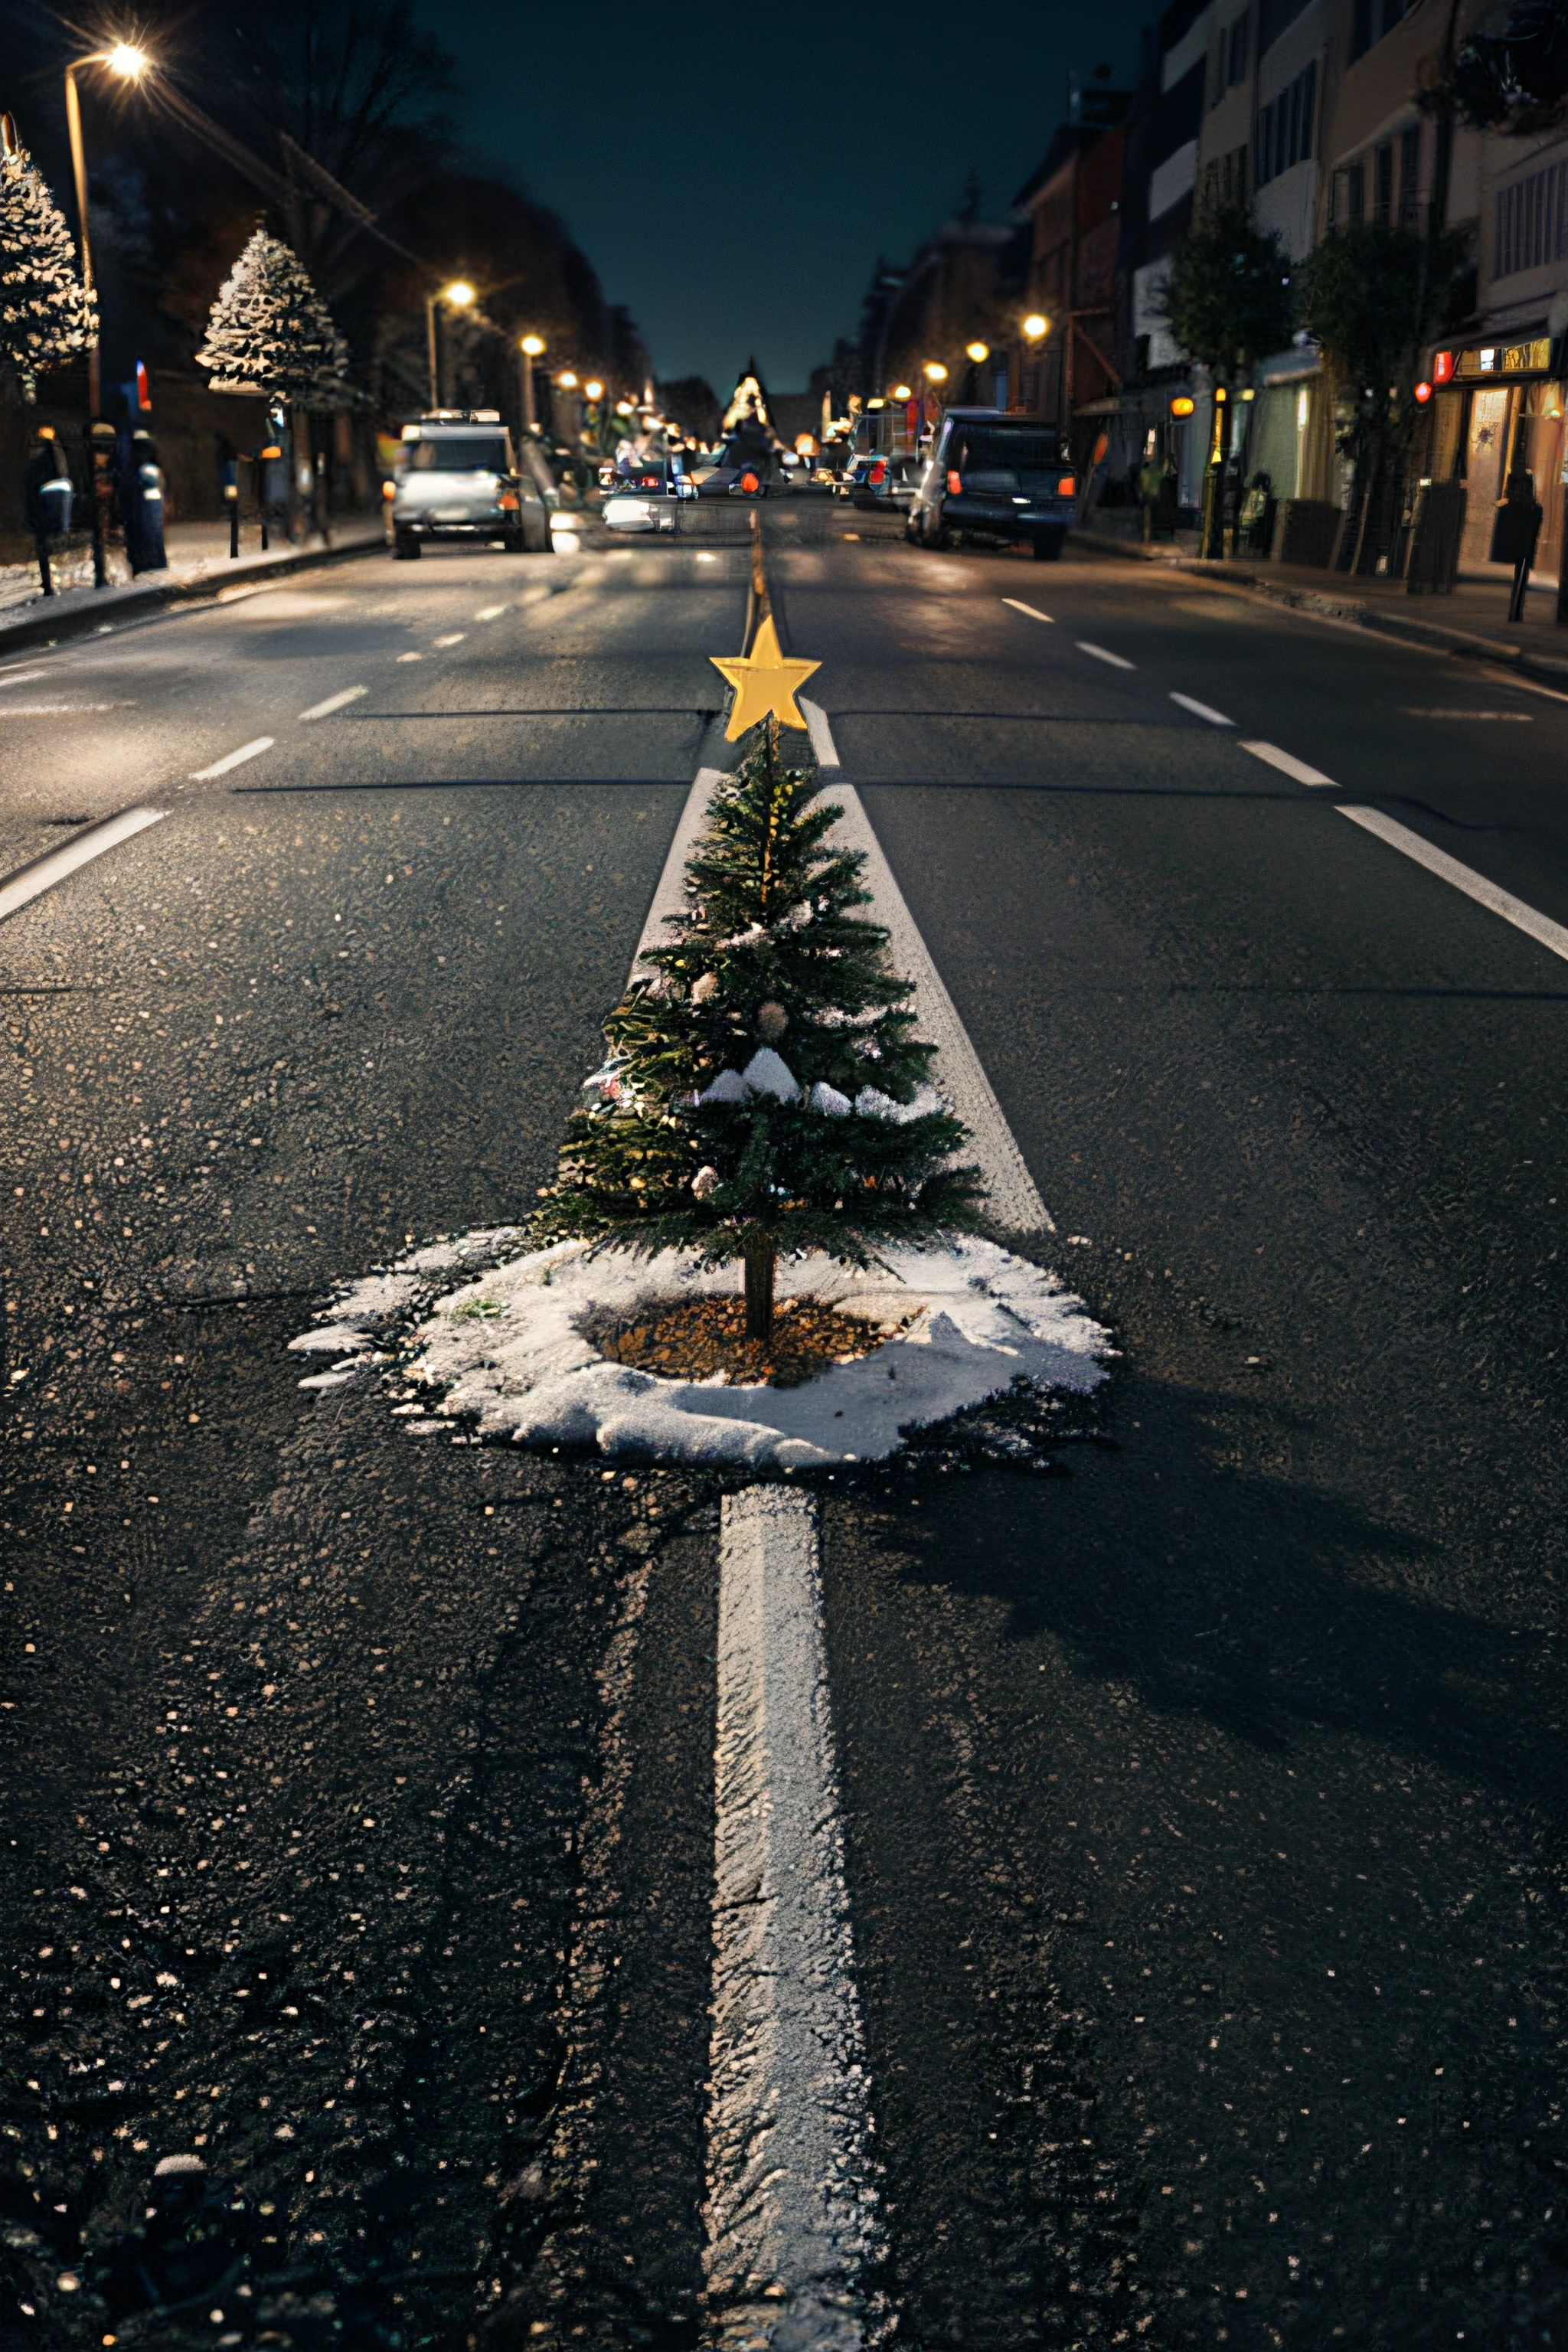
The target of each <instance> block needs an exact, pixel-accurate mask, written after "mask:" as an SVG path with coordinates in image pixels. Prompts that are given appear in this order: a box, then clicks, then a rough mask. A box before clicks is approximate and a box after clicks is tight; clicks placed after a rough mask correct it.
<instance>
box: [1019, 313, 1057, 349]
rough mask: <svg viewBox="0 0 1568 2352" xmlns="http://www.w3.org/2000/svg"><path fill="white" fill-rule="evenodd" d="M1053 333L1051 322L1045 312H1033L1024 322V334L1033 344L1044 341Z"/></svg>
mask: <svg viewBox="0 0 1568 2352" xmlns="http://www.w3.org/2000/svg"><path fill="white" fill-rule="evenodd" d="M1050 331H1051V322H1050V320H1048V319H1047V317H1046V315H1045V312H1044V311H1043V310H1031V311H1030V313H1029V315H1028V317H1027V318H1026V320H1025V321H1024V332H1025V334H1026V336H1027V338H1028V340H1029V341H1030V342H1032V343H1037V342H1040V341H1043V340H1044V339H1045V337H1046V336H1047V335H1048V334H1049V333H1050Z"/></svg>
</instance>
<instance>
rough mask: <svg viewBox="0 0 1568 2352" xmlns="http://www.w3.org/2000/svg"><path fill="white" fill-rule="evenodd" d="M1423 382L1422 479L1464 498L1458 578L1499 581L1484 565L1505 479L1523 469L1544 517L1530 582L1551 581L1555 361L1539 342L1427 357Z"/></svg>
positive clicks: (1557, 558)
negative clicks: (1450, 485)
mask: <svg viewBox="0 0 1568 2352" xmlns="http://www.w3.org/2000/svg"><path fill="white" fill-rule="evenodd" d="M1431 382H1432V387H1433V401H1432V407H1433V446H1432V453H1431V461H1430V462H1431V471H1432V474H1433V475H1434V476H1435V477H1439V478H1442V477H1450V476H1457V477H1458V478H1459V479H1460V480H1462V481H1463V483H1464V485H1465V490H1466V498H1465V530H1464V537H1463V539H1462V540H1461V541H1460V545H1459V565H1460V569H1461V571H1464V572H1484V573H1486V574H1488V575H1489V576H1493V575H1495V576H1496V577H1497V578H1499V579H1502V578H1503V577H1505V576H1506V575H1507V574H1508V573H1509V572H1510V570H1511V568H1512V567H1511V566H1510V565H1509V564H1504V563H1498V564H1494V563H1493V562H1492V561H1491V544H1492V527H1493V524H1494V522H1495V520H1496V517H1497V509H1498V507H1499V505H1500V501H1501V499H1502V498H1503V494H1504V491H1505V489H1506V488H1507V484H1508V478H1509V476H1510V473H1512V472H1514V471H1515V470H1516V469H1519V468H1521V467H1522V469H1523V470H1524V471H1525V472H1526V473H1528V474H1529V475H1530V476H1531V479H1532V481H1533V483H1534V486H1535V495H1536V497H1537V499H1539V500H1540V502H1541V505H1542V509H1543V520H1542V530H1541V539H1540V541H1539V544H1538V547H1537V551H1536V562H1535V570H1536V575H1537V577H1538V578H1539V577H1541V576H1542V574H1544V575H1545V576H1546V577H1547V578H1548V579H1554V578H1555V577H1556V576H1557V572H1558V570H1559V566H1560V564H1561V562H1562V555H1563V486H1564V479H1565V477H1564V457H1565V456H1568V450H1565V447H1564V442H1563V383H1562V381H1561V352H1560V351H1558V350H1556V349H1554V348H1553V345H1552V339H1551V338H1550V337H1549V336H1548V335H1546V334H1544V333H1542V334H1540V335H1534V336H1529V337H1526V338H1523V339H1518V340H1515V341H1510V342H1501V341H1499V342H1491V343H1479V342H1478V343H1469V344H1466V345H1465V346H1464V347H1463V348H1462V349H1458V350H1454V351H1440V352H1434V353H1433V356H1432V368H1431Z"/></svg>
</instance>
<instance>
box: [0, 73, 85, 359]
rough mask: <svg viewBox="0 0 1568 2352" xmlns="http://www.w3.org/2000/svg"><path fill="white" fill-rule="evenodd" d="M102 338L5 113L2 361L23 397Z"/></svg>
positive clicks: (54, 216) (0, 199)
mask: <svg viewBox="0 0 1568 2352" xmlns="http://www.w3.org/2000/svg"><path fill="white" fill-rule="evenodd" d="M97 341H98V310H97V306H96V304H95V303H94V301H93V298H92V296H91V294H90V293H89V292H88V291H87V290H86V289H85V288H84V287H83V285H82V282H81V279H80V278H79V277H78V275H77V268H76V246H75V243H74V241H73V240H72V237H71V234H70V231H69V230H68V228H67V226H66V225H65V222H64V220H63V219H62V218H61V216H60V213H59V208H58V205H56V203H55V200H54V198H53V197H52V196H51V195H50V194H49V192H48V189H47V187H46V186H45V184H44V182H43V180H42V179H41V178H40V177H39V175H38V172H37V166H36V165H35V163H34V162H33V159H32V157H31V156H30V155H29V154H28V152H27V151H26V148H25V147H24V146H22V145H21V144H20V142H18V140H17V137H16V124H15V123H14V122H13V121H12V120H11V117H10V116H9V115H8V114H5V115H0V360H5V362H8V363H9V365H10V367H11V368H12V369H13V370H14V371H15V373H16V377H17V380H18V381H19V383H20V384H21V387H22V397H23V398H24V400H33V399H35V398H36V397H37V381H38V377H39V375H40V374H41V373H43V372H44V371H45V370H46V369H47V368H51V367H58V365H59V364H60V362H61V361H62V360H68V359H70V358H72V357H74V355H75V354H76V353H77V352H84V351H87V350H88V349H89V347H90V346H91V345H92V344H94V343H96V342H97Z"/></svg>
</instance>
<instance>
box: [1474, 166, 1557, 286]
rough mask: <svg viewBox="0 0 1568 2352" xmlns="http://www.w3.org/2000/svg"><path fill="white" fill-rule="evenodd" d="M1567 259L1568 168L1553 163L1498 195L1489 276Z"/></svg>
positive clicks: (1535, 267)
mask: <svg viewBox="0 0 1568 2352" xmlns="http://www.w3.org/2000/svg"><path fill="white" fill-rule="evenodd" d="M1564 257H1568V164H1564V163H1552V164H1549V165H1548V167H1547V169H1546V170H1545V171H1544V172H1532V173H1531V175H1530V177H1529V178H1528V179H1527V180H1516V181H1515V182H1514V184H1513V185H1512V187H1511V188H1500V189H1499V190H1498V194H1497V212H1496V235H1495V236H1494V239H1493V245H1492V276H1493V277H1494V278H1511V277H1512V276H1513V275H1514V273H1515V271H1516V270H1520V269H1540V268H1542V266H1543V265H1544V264H1545V263H1546V262H1549V261H1562V260H1563V259H1564Z"/></svg>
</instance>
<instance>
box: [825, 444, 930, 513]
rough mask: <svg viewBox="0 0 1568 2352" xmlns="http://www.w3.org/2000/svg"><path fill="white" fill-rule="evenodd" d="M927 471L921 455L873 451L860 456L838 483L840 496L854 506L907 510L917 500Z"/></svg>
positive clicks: (889, 510)
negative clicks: (885, 454)
mask: <svg viewBox="0 0 1568 2352" xmlns="http://www.w3.org/2000/svg"><path fill="white" fill-rule="evenodd" d="M924 472H925V463H924V460H923V459H921V458H920V457H879V456H878V455H877V454H876V452H875V451H871V452H868V454H867V455H865V456H863V457H857V458H856V460H855V463H854V464H853V465H852V466H851V467H850V468H849V471H848V472H847V474H846V476H845V478H844V480H843V481H842V483H841V484H839V486H838V491H839V496H840V497H841V498H847V499H848V501H849V503H850V505H851V506H856V507H865V508H869V509H877V508H879V507H880V508H881V509H884V510H885V511H888V512H891V511H893V510H894V509H898V510H900V511H903V510H906V509H908V508H910V507H911V506H912V505H913V504H914V499H915V493H916V491H917V490H918V489H919V488H920V484H921V475H922V474H923V473H924Z"/></svg>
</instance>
